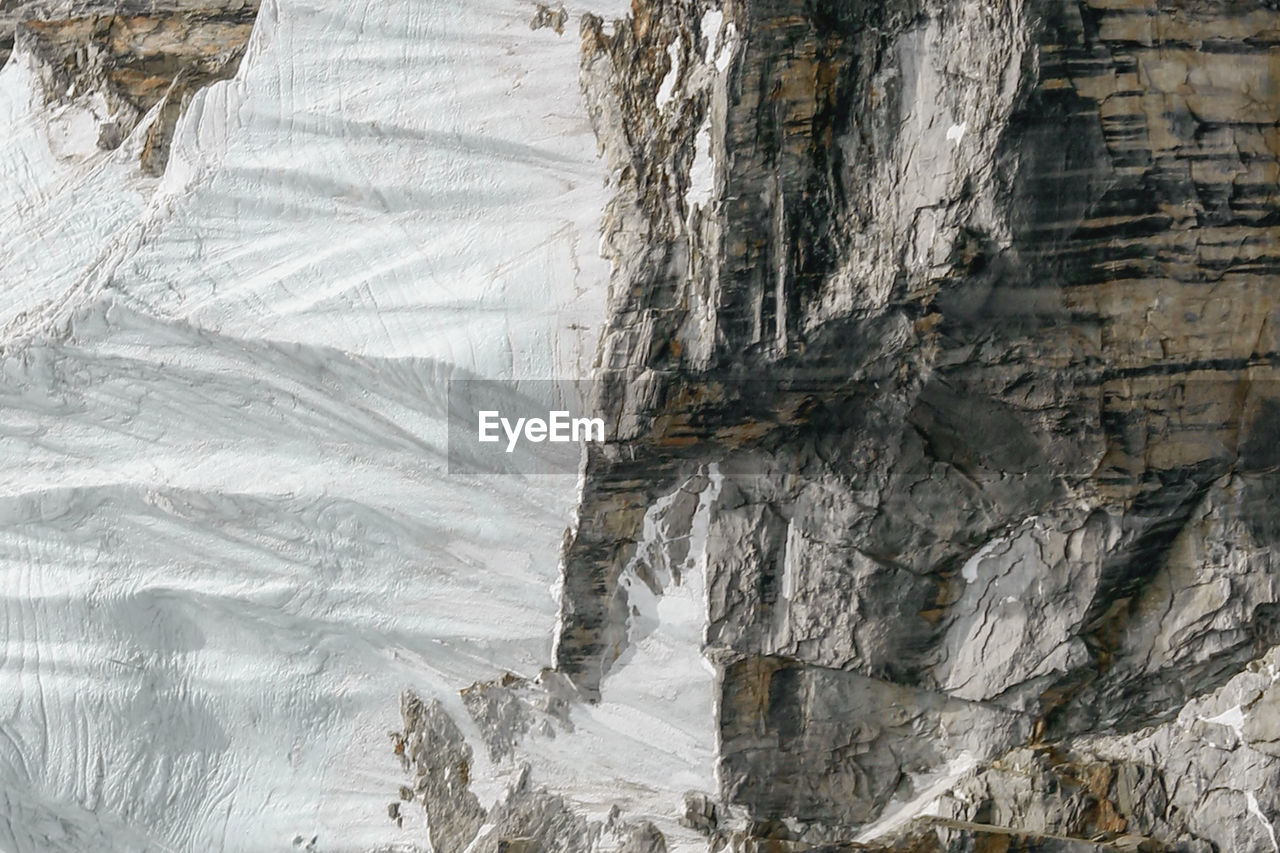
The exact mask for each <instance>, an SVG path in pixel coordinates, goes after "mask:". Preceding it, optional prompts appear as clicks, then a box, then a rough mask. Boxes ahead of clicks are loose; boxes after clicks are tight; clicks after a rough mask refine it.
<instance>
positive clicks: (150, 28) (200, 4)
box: [0, 0, 259, 175]
mask: <svg viewBox="0 0 1280 853" xmlns="http://www.w3.org/2000/svg"><path fill="white" fill-rule="evenodd" d="M258 6H259V0H156V1H155V2H152V1H151V0H123V2H104V0H43V2H42V0H4V2H0V65H3V64H4V62H5V61H6V60H7V59H8V58H9V54H10V51H11V50H12V49H14V47H15V45H16V47H17V49H18V51H19V52H20V53H22V54H24V55H25V56H26V57H29V59H30V61H31V62H32V63H33V65H34V67H35V68H36V70H37V72H38V73H39V75H40V79H41V81H42V83H43V87H44V90H45V96H46V98H47V99H48V100H49V101H50V102H52V103H55V104H56V103H63V102H67V103H71V102H77V101H86V100H92V101H93V107H92V109H93V111H94V113H95V114H96V115H98V118H99V128H98V131H99V132H98V146H99V147H100V148H103V149H107V150H111V149H114V148H116V147H118V146H119V145H120V144H121V143H122V142H123V141H124V140H125V139H126V138H127V137H128V136H129V134H130V133H132V132H133V130H134V129H135V127H138V126H139V124H140V123H142V122H143V121H144V119H146V118H149V121H147V122H146V125H145V128H144V133H145V138H143V139H142V140H140V143H139V146H138V148H139V151H140V155H139V161H140V166H141V168H142V170H143V171H145V172H147V173H149V174H153V175H158V174H160V173H161V172H163V171H164V167H165V164H166V163H167V162H168V158H169V144H170V142H171V140H172V136H173V130H174V126H175V125H176V124H177V122H178V118H179V117H180V116H181V114H182V111H183V109H185V107H186V105H187V103H188V102H189V101H190V99H191V96H192V95H193V94H195V92H197V91H198V90H200V89H201V88H203V87H205V86H207V85H209V84H210V83H213V82H215V81H217V80H227V79H230V78H231V77H234V76H235V73H236V71H237V70H238V69H239V67H240V60H241V58H242V57H243V56H244V52H245V47H246V45H247V43H248V40H249V34H250V32H251V31H252V29H253V23H254V19H255V18H256V17H257V14H258ZM152 110H155V113H154V115H151V116H149V113H151V111H152Z"/></svg>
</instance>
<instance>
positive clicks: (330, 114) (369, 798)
mask: <svg viewBox="0 0 1280 853" xmlns="http://www.w3.org/2000/svg"><path fill="white" fill-rule="evenodd" d="M625 5H626V4H625V3H624V2H621V0H607V2H604V0H593V2H591V3H590V4H589V8H590V10H591V11H595V12H598V13H603V14H605V15H606V16H612V15H619V14H622V13H623V12H624V11H625ZM570 11H571V13H572V15H573V17H572V19H571V21H570V24H569V26H568V28H567V29H566V34H565V35H564V36H557V35H556V34H555V33H554V31H552V30H550V29H541V30H536V31H535V30H531V29H530V28H529V25H528V24H529V20H530V18H531V17H532V15H533V12H534V5H533V4H532V3H524V2H498V0H468V2H467V3H461V4H460V3H452V2H439V0H430V2H428V1H427V0H398V2H388V0H377V1H376V2H374V0H365V2H360V0H354V1H353V0H298V1H297V2H292V0H290V1H289V2H286V0H280V2H271V0H268V2H266V3H265V4H264V5H263V7H262V11H261V14H260V17H259V20H258V24H257V26H256V28H255V31H254V35H253V37H252V40H251V44H250V48H249V52H248V55H247V56H246V59H245V61H244V63H243V65H242V67H241V70H240V73H239V75H238V76H237V78H236V79H235V80H232V81H228V82H225V83H219V84H216V85H214V86H213V87H211V88H210V89H208V90H206V91H205V92H203V93H201V94H200V95H199V96H197V98H196V99H195V101H194V102H193V104H192V105H191V107H190V109H189V111H188V113H187V115H186V117H185V119H184V120H183V122H182V123H181V124H180V125H179V127H178V129H177V131H176V133H175V140H174V147H173V153H172V156H171V159H170V166H169V169H168V171H167V172H166V174H165V176H164V177H163V178H162V179H161V180H160V181H158V182H157V181H155V180H153V179H147V178H144V177H142V176H141V175H140V173H139V172H138V170H137V168H136V160H134V159H132V158H131V156H130V148H129V145H130V143H126V145H125V147H124V148H123V149H122V150H121V151H118V152H113V153H108V152H102V151H98V150H97V149H96V147H95V146H91V145H89V144H88V143H89V141H90V138H91V134H92V130H93V128H92V125H93V123H94V122H96V121H99V120H101V118H102V116H101V115H99V114H98V113H96V112H94V109H95V105H94V104H92V103H90V102H88V101H86V102H85V103H83V104H81V105H79V106H76V107H73V108H61V109H62V112H60V113H59V112H58V111H57V110H56V109H51V108H48V107H46V106H44V105H43V102H42V99H41V98H39V97H38V93H37V91H36V87H35V81H34V78H33V75H32V72H31V69H30V67H29V66H28V65H27V62H26V60H25V58H24V57H22V55H21V54H20V53H18V54H15V55H14V57H13V60H12V61H11V62H10V63H9V64H8V65H7V66H6V67H5V69H4V70H3V72H0V177H2V178H3V181H2V182H0V323H3V325H4V335H3V338H0V606H2V607H3V620H2V621H0V649H2V654H3V657H2V658H0V683H2V685H3V687H2V688H0V849H2V850H5V851H12V853H27V851H42V853H43V851H64V850H65V851H85V850H102V851H107V850H183V851H186V850H192V851H208V850H243V851H264V850H288V849H298V848H299V847H302V846H306V845H307V844H308V843H309V842H310V841H311V839H312V838H313V837H314V838H315V839H316V841H315V844H314V846H313V848H312V849H315V850H330V851H332V850H366V849H371V848H374V847H378V846H385V845H392V844H420V845H423V846H424V848H425V839H426V835H425V832H424V831H423V828H422V822H421V818H420V812H419V811H418V810H415V809H405V814H406V815H407V817H408V819H407V820H406V822H405V826H404V828H403V829H397V828H396V827H395V825H394V824H393V823H391V822H390V821H389V820H388V819H387V816H386V804H387V803H388V802H389V801H390V800H392V799H394V798H395V792H396V788H397V787H398V785H399V784H400V783H401V781H402V778H401V771H400V768H399V765H398V763H397V762H396V761H395V759H394V757H393V756H392V755H391V750H390V745H389V741H388V740H387V738H386V732H387V731H388V730H391V729H395V728H398V727H399V719H398V695H399V693H400V691H401V690H404V689H407V688H411V689H414V690H416V691H417V692H418V693H419V694H421V695H426V696H436V697H439V698H440V699H441V700H442V701H443V702H445V703H446V706H447V707H448V708H449V709H450V710H451V711H452V712H454V713H455V715H458V716H461V714H462V711H461V704H460V701H459V699H458V696H457V690H458V689H459V688H461V687H464V686H466V685H468V684H470V683H471V682H473V681H476V680H479V679H486V678H492V677H495V676H496V675H498V674H500V673H501V672H503V671H506V670H513V671H515V672H518V673H521V674H524V675H533V674H534V673H536V672H537V670H538V669H539V668H540V667H542V666H545V665H547V664H549V663H550V660H551V658H550V649H551V638H552V636H553V630H554V625H555V619H556V604H555V589H554V587H555V584H556V582H557V578H558V570H557V556H558V549H559V544H560V538H561V534H562V532H563V529H564V527H565V526H566V524H568V523H569V520H570V518H571V516H572V511H571V510H572V506H573V503H574V499H575V490H576V486H575V483H574V482H573V479H572V478H538V479H535V480H529V481H522V480H519V479H516V478H512V477H489V478H474V479H467V478H462V477H458V476H449V475H448V474H447V473H446V471H445V455H444V454H445V447H444V436H445V424H444V422H443V407H444V399H445V398H444V393H445V391H444V388H445V384H444V383H445V380H446V379H447V378H448V377H449V376H451V375H459V374H461V375H479V376H483V377H488V378H505V377H516V376H524V377H551V376H556V377H569V376H574V375H581V374H582V373H584V372H585V371H586V370H587V369H588V367H589V365H590V362H591V359H592V358H593V347H594V344H595V340H596V336H597V334H598V330H599V327H600V324H601V322H602V321H603V318H604V297H605V282H606V277H607V273H608V270H607V267H606V265H605V264H604V263H603V262H602V261H601V260H600V259H599V258H598V257H597V255H596V251H595V247H596V245H597V241H598V228H599V217H600V214H601V210H602V208H603V206H604V203H605V200H606V199H605V197H604V193H605V174H604V168H603V165H602V164H601V163H600V162H599V161H598V160H597V158H596V144H595V141H594V139H593V137H592V134H591V131H590V127H589V125H588V123H587V120H586V117H585V115H584V110H583V108H582V106H581V104H580V100H579V94H578V91H579V90H578V82H577V67H578V40H577V38H576V37H574V36H573V35H572V33H573V32H574V31H575V30H576V19H577V15H578V14H579V13H580V12H581V11H583V9H582V8H581V7H571V8H570ZM139 132H140V131H139ZM135 141H136V140H135ZM671 592H672V595H670V596H669V597H664V598H663V599H662V600H660V601H658V602H656V603H655V613H656V618H657V623H658V625H659V626H661V627H660V628H659V629H656V630H655V632H654V633H653V634H652V635H651V636H650V637H649V638H647V639H646V641H645V643H642V644H641V646H640V648H639V650H638V651H637V653H636V655H635V658H634V659H633V660H632V661H631V662H630V663H629V664H627V665H626V666H623V667H621V669H620V672H623V673H626V672H630V673H631V675H630V676H629V677H628V678H627V679H623V680H619V679H620V678H621V676H618V677H615V679H614V680H613V682H611V683H606V685H605V688H604V691H605V699H606V702H605V703H604V704H602V705H601V706H600V707H599V708H598V709H583V710H581V711H580V712H575V713H578V714H579V716H580V717H581V718H582V724H581V726H579V729H580V731H582V732H583V735H582V739H581V740H579V741H578V742H577V744H578V745H577V746H574V747H573V750H576V751H575V752H573V753H572V754H568V753H566V754H563V755H561V754H557V753H556V752H555V751H554V750H555V742H549V743H548V744H547V745H544V746H545V748H546V749H548V750H550V751H549V752H548V754H547V759H546V762H545V763H543V764H542V765H540V766H538V767H535V769H534V772H535V774H539V773H541V774H542V777H541V778H540V780H539V781H540V782H542V783H544V784H550V785H552V786H553V787H554V786H555V785H556V784H561V783H562V784H564V785H567V786H571V787H572V786H576V787H573V790H572V791H569V793H571V794H573V796H575V797H577V798H579V799H580V800H582V801H588V800H599V801H604V800H605V799H606V798H607V797H609V796H611V794H612V790H611V789H610V788H609V784H608V783H609V782H610V780H614V781H616V779H615V776H617V775H620V774H622V775H625V774H631V773H632V771H634V769H635V767H636V757H637V756H643V762H644V772H643V773H642V774H640V776H639V777H637V778H638V779H639V781H638V782H637V785H638V786H639V787H640V788H643V790H640V791H639V792H638V793H635V794H634V795H628V796H629V797H630V799H628V800H627V802H629V803H634V804H635V806H636V808H637V809H638V810H640V811H641V812H645V811H646V810H647V811H648V812H651V811H653V810H654V809H657V808H661V807H662V804H664V803H670V804H671V805H670V808H671V813H672V814H674V813H675V811H676V809H677V808H678V802H677V801H678V793H682V792H683V790H684V789H685V787H698V786H702V785H707V784H710V782H711V781H713V780H710V779H709V777H708V768H709V767H711V766H712V765H711V749H712V747H713V744H712V743H711V742H710V741H709V740H708V738H709V734H708V733H709V732H710V731H711V729H710V723H711V719H710V717H709V716H705V717H704V716H702V715H704V714H709V712H710V709H709V707H708V703H709V701H710V681H709V678H710V676H709V674H707V673H706V672H705V671H704V670H703V669H701V668H696V667H698V658H699V656H698V654H697V651H696V650H697V645H698V644H700V642H701V633H700V628H699V627H698V626H700V625H701V622H700V621H699V620H700V618H704V617H702V616H701V615H700V614H702V611H704V610H705V604H704V603H702V599H701V598H700V596H701V594H702V593H701V585H700V575H699V573H697V572H692V573H689V574H688V575H687V576H686V581H685V583H684V585H683V586H682V587H680V588H678V589H673V590H672V591H671ZM699 608H701V610H700V609H699ZM672 662H675V663H676V664H678V665H673V666H669V664H671V663H672ZM690 667H695V668H696V670H695V671H691V670H690ZM660 671H661V672H665V673H667V674H668V675H669V679H668V680H667V681H662V680H660V679H657V678H656V677H653V676H656V675H658V674H661V673H660ZM670 678H675V679H677V681H679V679H681V678H683V679H685V681H686V682H688V681H689V679H693V681H695V682H696V683H697V685H698V690H700V691H702V692H697V691H693V692H681V689H679V688H680V684H683V683H685V682H680V684H677V683H674V682H670ZM673 690H674V691H676V693H675V695H674V697H672V696H670V694H671V693H672V691H673ZM667 698H673V702H671V703H670V705H669V708H670V714H669V715H668V716H664V714H666V713H667V712H665V711H663V710H662V708H663V707H666V706H664V705H663V702H664V701H665V700H666V699H667ZM686 706H687V707H686ZM655 709H657V710H655ZM622 729H629V730H630V731H631V732H632V736H631V740H630V741H628V742H627V743H629V744H630V746H625V747H619V746H618V745H617V744H618V743H619V742H621V741H617V740H616V738H617V737H618V732H619V731H620V730H622ZM651 736H652V737H653V738H655V739H661V738H665V737H668V736H670V738H671V739H670V740H669V742H668V744H669V745H668V747H667V749H666V750H665V751H664V750H657V751H654V750H652V749H651V745H652V744H651V743H649V741H648V739H649V738H650V737H651ZM544 746H538V747H536V748H535V749H543V748H544ZM566 748H568V744H567V743H566ZM629 749H634V750H635V751H634V752H631V753H630V755H629V754H628V751H627V750H629ZM482 752H483V750H479V749H478V750H477V754H478V755H480V754H481V753H482ZM602 756H607V757H608V760H609V762H612V763H608V762H604V759H603V758H602ZM575 761H576V762H578V763H579V765H578V766H577V767H575V766H574V765H573V762H575ZM583 761H586V762H589V763H590V762H595V769H594V770H593V772H592V773H590V774H580V773H579V772H578V770H580V769H581V762H583ZM602 762H603V763H602ZM481 764H482V765H483V761H482V762H481ZM566 768H567V769H566ZM479 769H480V770H483V769H484V768H483V766H481V767H480V768H479ZM557 774H564V778H561V779H557V778H556V777H557ZM579 777H581V778H583V779H587V780H589V781H588V782H587V783H582V782H580V781H579ZM571 783H572V784H571ZM592 786H594V787H592ZM295 840H297V844H295Z"/></svg>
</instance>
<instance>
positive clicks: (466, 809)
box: [392, 693, 485, 853]
mask: <svg viewBox="0 0 1280 853" xmlns="http://www.w3.org/2000/svg"><path fill="white" fill-rule="evenodd" d="M400 713H401V717H402V718H403V720H404V731H403V732H396V733H394V734H393V735H392V740H393V741H394V743H395V752H396V754H397V755H399V756H400V761H401V763H402V765H403V766H404V769H405V770H406V771H408V772H411V773H412V775H413V780H414V781H413V787H412V789H411V790H410V792H409V793H410V794H411V796H412V798H413V799H416V800H418V801H420V802H421V804H422V807H423V808H424V809H426V812H427V826H428V829H429V830H430V833H431V849H433V850H437V851H440V853H461V851H463V850H466V849H467V848H468V845H470V844H471V841H472V839H474V838H475V837H476V834H477V833H478V832H479V831H480V826H481V824H483V823H484V820H485V810H484V808H482V807H481V805H480V800H479V799H478V798H477V797H476V795H475V794H473V793H472V792H471V756H472V753H471V747H470V746H468V745H467V742H466V740H465V739H464V738H463V736H462V732H461V731H459V729H458V726H457V724H456V723H454V721H453V720H452V719H451V718H450V717H449V715H448V714H447V713H445V711H444V709H443V708H442V707H441V705H440V703H439V702H438V701H434V700H433V701H432V702H431V704H430V705H426V704H424V703H423V702H422V700H421V699H419V698H418V697H417V696H414V695H413V694H412V693H406V694H405V695H404V696H403V697H402V699H401V704H400ZM395 816H396V815H393V817H395Z"/></svg>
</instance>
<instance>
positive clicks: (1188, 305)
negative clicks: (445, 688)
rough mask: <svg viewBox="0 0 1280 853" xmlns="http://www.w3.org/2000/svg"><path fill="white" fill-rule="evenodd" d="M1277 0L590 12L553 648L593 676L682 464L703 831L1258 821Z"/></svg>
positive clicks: (1273, 526) (612, 650)
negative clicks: (648, 532) (583, 215)
mask: <svg viewBox="0 0 1280 853" xmlns="http://www.w3.org/2000/svg"><path fill="white" fill-rule="evenodd" d="M1278 39H1280V9H1278V8H1277V6H1276V4H1275V3H1258V2H1221V3H1188V2H1167V0H1079V2H1076V0H973V2H964V3H960V2H940V1H939V0H889V2H801V1H800V0H726V2H725V3H724V4H723V5H722V6H720V5H716V4H709V3H706V2H698V0H636V2H635V3H634V5H633V14H632V16H631V17H630V18H628V19H626V20H623V21H618V22H616V23H612V24H606V23H605V22H603V21H601V20H598V19H589V20H587V21H586V23H585V24H584V27H583V41H584V47H583V49H584V67H583V74H584V78H583V79H584V91H585V92H586V96H587V98H588V102H589V105H590V108H591V111H592V115H593V118H594V121H595V124H596V128H597V132H598V135H599V138H600V140H601V145H602V149H603V151H604V155H605V157H606V158H607V160H608V163H609V165H610V168H611V171H612V174H613V175H614V183H615V190H616V194H615V197H614V200H613V202H612V203H611V205H610V208H609V210H608V212H607V217H606V233H605V244H604V245H605V249H606V253H607V255H608V256H609V257H610V258H611V260H612V262H613V277H612V281H611V287H610V314H609V321H608V328H607V330H606V332H605V337H604V341H603V344H602V350H601V352H602V354H601V356H600V364H599V369H600V386H599V391H598V398H597V405H598V407H599V410H600V411H601V412H602V413H603V414H605V415H606V416H607V417H608V418H609V419H610V422H611V423H612V424H613V425H614V430H615V434H614V437H613V438H612V440H611V441H610V443H609V444H607V445H606V446H604V447H600V448H593V449H592V450H591V452H590V454H589V458H588V462H587V469H586V475H585V480H584V486H583V493H582V501H581V505H580V508H579V517H578V521H577V524H576V526H575V528H574V530H573V532H572V533H571V535H570V536H569V537H568V538H567V540H566V546H565V552H564V598H563V603H562V630H561V635H560V638H559V642H558V646H557V657H558V669H559V670H560V671H561V672H562V673H564V674H565V675H567V676H569V677H570V679H571V680H572V681H573V682H574V683H575V684H576V685H577V687H578V688H579V689H580V690H581V691H583V694H584V696H586V697H587V698H590V697H591V696H592V695H594V694H595V693H596V691H598V689H599V687H600V684H601V682H602V680H604V679H607V678H608V674H609V672H610V669H611V667H612V666H613V665H614V662H615V661H616V660H618V659H619V658H620V657H621V656H623V655H624V654H626V651H627V646H628V642H629V637H630V636H632V633H633V631H632V627H633V626H632V625H631V622H632V619H633V615H632V614H633V613H634V610H633V607H632V606H631V602H630V592H629V587H628V586H627V585H626V584H623V583H621V582H620V579H621V578H622V577H623V576H624V574H625V573H627V572H629V571H634V567H635V566H636V565H637V563H640V564H642V565H651V566H656V565H657V564H659V563H662V562H663V561H664V559H665V558H663V557H662V555H660V554H659V555H656V556H655V555H654V554H652V553H650V552H649V551H646V550H645V548H644V547H642V546H643V543H644V542H645V534H644V525H645V520H646V518H650V519H651V518H652V517H653V515H652V514H653V512H654V511H655V509H656V508H657V507H659V505H662V506H663V507H669V506H670V496H672V495H675V494H677V493H678V491H679V490H680V489H681V488H682V486H684V484H686V483H688V482H690V481H691V479H692V478H697V477H705V476H706V475H707V474H708V473H709V472H712V473H714V474H715V475H716V476H717V477H718V478H720V479H721V486H720V488H719V490H718V493H717V495H716V497H715V498H714V501H712V504H711V509H710V520H709V529H708V532H707V544H706V555H707V565H706V586H707V590H708V622H707V628H706V636H705V641H706V644H705V654H706V656H707V657H708V658H709V659H710V660H712V661H714V662H715V665H716V667H717V671H718V673H719V688H718V689H719V700H718V716H717V720H716V725H717V731H718V741H719V772H720V780H721V790H720V791H719V797H720V799H721V805H722V808H726V809H729V810H733V809H740V810H741V813H742V815H743V821H742V823H741V826H740V828H739V829H737V830H734V831H728V830H725V831H723V832H720V834H719V835H715V836H713V840H712V849H727V847H729V846H732V848H733V849H741V850H761V851H763V850H770V851H774V850H777V851H784V850H785V851H792V850H796V851H798V850H845V849H862V848H860V847H859V846H858V845H859V844H862V843H865V844H872V843H877V844H878V843H885V844H888V843H891V842H892V841H893V840H894V839H907V840H905V841H901V842H900V843H901V844H903V845H908V846H910V849H938V850H944V849H945V850H974V849H980V850H1009V849H1019V850H1022V849H1037V850H1039V849H1044V850H1050V849H1052V850H1057V849H1092V846H1093V845H1101V847H1102V848H1106V849H1112V848H1126V847H1127V848H1129V849H1136V848H1137V847H1139V846H1141V847H1142V848H1144V849H1147V848H1150V849H1174V850H1188V851H1191V850H1195V851H1210V850H1217V851H1235V850H1240V851H1244V850H1258V851H1265V850H1272V849H1275V850H1280V845H1278V844H1277V836H1276V827H1277V824H1278V823H1280V794H1278V793H1277V792H1280V745H1278V744H1280V740H1277V738H1278V737H1280V732H1277V729H1276V723H1275V721H1276V720H1277V719H1280V687H1277V686H1276V681H1277V670H1276V659H1275V654H1276V652H1275V648H1276V645H1277V643H1280V563H1278V562H1277V561H1278V558H1277V557H1276V556H1275V555H1276V553H1277V552H1276V550H1275V549H1276V544H1277V533H1280V522H1278V521H1277V518H1278V515H1277V511H1278V509H1280V479H1278V478H1280V473H1278V471H1280V450H1277V448H1278V447H1280V441H1278V439H1280V385H1278V384H1277V383H1276V381H1275V380H1276V378H1277V372H1276V368H1277V356H1278V353H1280V341H1278V339H1277V334H1278V333H1277V320H1278V319H1280V317H1277V309H1278V307H1280V291H1278V290H1277V281H1280V277H1278V276H1280V240H1278V239H1277V238H1278V237H1280V205H1278V201H1280V198H1278V195H1280V187H1278V178H1280V160H1278V158H1280V65H1277V57H1278V56H1280V45H1278V43H1277V42H1278ZM686 488H687V487H686ZM664 501H665V502H666V503H664ZM687 503H688V502H686V504H687ZM663 511H664V512H666V513H667V515H668V516H672V518H669V521H670V522H671V523H672V524H673V525H675V526H676V527H678V526H679V525H680V524H681V523H684V524H685V526H686V527H687V524H688V517H689V514H690V512H691V510H690V509H688V508H686V509H685V510H683V511H681V510H679V509H675V510H671V509H664V510H663ZM681 512H683V522H682V521H681V518H680V517H677V516H681ZM677 540H679V537H675V538H673V539H672V540H671V541H677ZM679 561H680V560H679V557H678V556H677V558H676V559H674V560H673V562H679ZM655 589H658V590H660V589H661V586H660V585H655ZM912 845H914V846H912ZM1011 845H1012V846H1011ZM1073 845H1074V846H1073ZM902 849H906V847H903V848H902Z"/></svg>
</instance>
